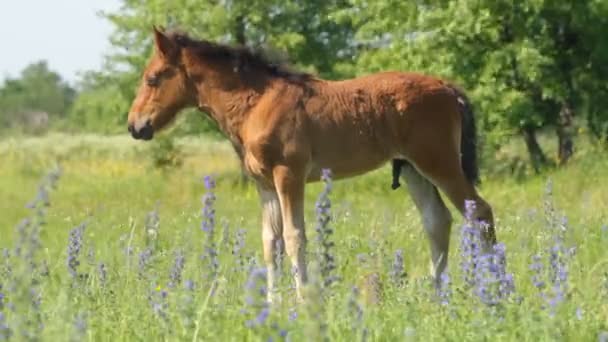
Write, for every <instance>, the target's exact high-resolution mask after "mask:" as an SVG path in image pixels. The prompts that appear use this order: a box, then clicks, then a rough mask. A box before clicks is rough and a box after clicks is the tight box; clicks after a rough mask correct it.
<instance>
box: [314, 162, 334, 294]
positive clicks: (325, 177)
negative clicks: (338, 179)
mask: <svg viewBox="0 0 608 342" xmlns="http://www.w3.org/2000/svg"><path fill="white" fill-rule="evenodd" d="M321 180H322V181H323V183H324V184H325V187H324V189H323V192H322V193H321V194H320V196H319V198H318V199H317V202H316V214H317V215H316V217H317V224H316V227H315V230H316V232H317V243H318V254H317V257H318V258H319V261H318V262H319V265H320V271H321V278H322V284H323V286H324V287H328V286H330V285H331V284H332V283H334V282H335V281H337V280H338V277H337V276H335V275H332V272H333V271H334V270H335V268H336V264H335V259H334V256H333V254H332V249H333V247H334V243H333V242H332V241H330V237H331V235H332V234H333V230H332V229H331V228H330V227H329V222H330V221H331V218H332V216H331V201H330V199H329V194H330V193H331V189H332V182H331V171H330V170H329V169H323V170H322V172H321Z"/></svg>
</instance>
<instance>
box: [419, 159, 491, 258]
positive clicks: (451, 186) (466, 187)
mask: <svg viewBox="0 0 608 342" xmlns="http://www.w3.org/2000/svg"><path fill="white" fill-rule="evenodd" d="M448 151H449V149H448ZM454 151H457V149H454ZM412 162H413V163H414V164H415V166H416V168H417V169H418V171H420V173H422V174H423V175H424V176H425V177H427V178H428V179H430V180H431V181H432V182H433V184H435V185H436V186H437V187H438V188H439V189H441V190H442V191H443V192H444V193H445V194H446V195H447V196H448V198H449V199H450V201H451V202H452V203H453V204H454V206H455V207H456V208H457V209H458V210H459V211H460V213H461V214H462V215H463V216H464V215H465V214H466V208H465V202H466V201H467V200H472V201H474V202H475V211H474V212H473V213H472V215H473V217H472V218H473V219H475V220H480V221H483V222H484V223H485V229H484V230H483V232H482V238H483V242H484V243H483V248H484V250H485V251H486V252H489V251H491V248H492V246H493V245H494V244H496V234H495V232H494V216H493V213H492V208H491V207H490V205H489V204H488V202H486V201H485V200H484V199H483V197H481V196H480V195H479V194H478V193H477V190H476V189H475V187H474V186H473V184H472V183H471V182H470V181H469V180H468V179H467V178H466V177H465V175H464V172H463V170H462V168H461V166H460V160H459V154H458V153H456V152H453V153H446V151H445V149H442V148H437V149H434V150H430V151H427V152H426V153H424V154H423V155H422V154H421V155H419V156H418V158H412Z"/></svg>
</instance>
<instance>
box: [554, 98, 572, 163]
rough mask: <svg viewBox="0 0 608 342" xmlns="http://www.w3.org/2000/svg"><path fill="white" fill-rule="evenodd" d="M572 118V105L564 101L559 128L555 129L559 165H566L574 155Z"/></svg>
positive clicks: (558, 120)
mask: <svg viewBox="0 0 608 342" xmlns="http://www.w3.org/2000/svg"><path fill="white" fill-rule="evenodd" d="M572 117H573V110H572V105H571V104H570V102H569V101H564V102H563V103H562V108H561V110H560V111H559V118H558V119H557V127H556V129H555V130H556V133H557V159H558V163H559V165H564V164H566V163H567V162H568V160H569V159H570V157H572V154H573V153H574V143H573V141H572V136H573V129H574V127H573V125H572Z"/></svg>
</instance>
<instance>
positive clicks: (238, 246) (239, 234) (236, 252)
mask: <svg viewBox="0 0 608 342" xmlns="http://www.w3.org/2000/svg"><path fill="white" fill-rule="evenodd" d="M245 234H247V231H246V230H245V229H239V230H237V231H236V237H235V240H234V244H233V245H232V255H233V256H234V258H235V259H236V263H235V264H236V267H235V271H237V272H241V271H243V270H245V264H246V259H245V256H244V255H243V249H244V248H245Z"/></svg>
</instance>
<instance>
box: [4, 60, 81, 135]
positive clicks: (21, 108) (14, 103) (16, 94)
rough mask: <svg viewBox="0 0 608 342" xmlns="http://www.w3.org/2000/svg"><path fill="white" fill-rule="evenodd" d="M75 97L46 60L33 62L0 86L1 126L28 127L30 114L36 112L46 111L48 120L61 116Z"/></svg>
mask: <svg viewBox="0 0 608 342" xmlns="http://www.w3.org/2000/svg"><path fill="white" fill-rule="evenodd" d="M74 96H75V91H74V89H73V88H71V87H70V86H69V85H68V84H67V83H66V82H65V81H64V80H63V79H62V78H61V76H59V74H57V73H56V72H54V71H52V70H50V69H49V67H48V64H47V63H46V62H45V61H38V62H34V63H32V64H30V65H28V66H27V67H26V68H24V69H23V70H22V71H21V74H20V76H19V77H18V78H8V79H6V80H5V82H4V84H3V85H2V86H1V87H0V129H2V128H8V127H15V126H17V127H19V128H25V129H27V128H28V124H29V122H28V121H29V119H30V117H31V116H32V115H31V113H36V112H45V113H46V114H48V117H49V119H50V120H56V119H61V118H64V117H65V116H66V115H67V111H68V109H69V107H70V105H71V103H72V101H73V100H74ZM30 126H31V125H30Z"/></svg>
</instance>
